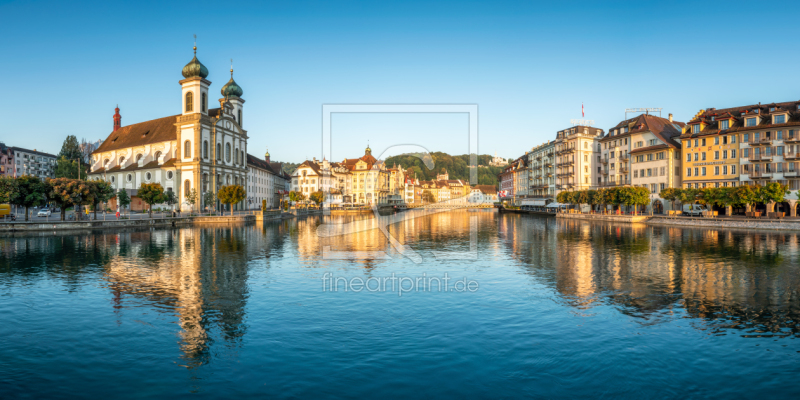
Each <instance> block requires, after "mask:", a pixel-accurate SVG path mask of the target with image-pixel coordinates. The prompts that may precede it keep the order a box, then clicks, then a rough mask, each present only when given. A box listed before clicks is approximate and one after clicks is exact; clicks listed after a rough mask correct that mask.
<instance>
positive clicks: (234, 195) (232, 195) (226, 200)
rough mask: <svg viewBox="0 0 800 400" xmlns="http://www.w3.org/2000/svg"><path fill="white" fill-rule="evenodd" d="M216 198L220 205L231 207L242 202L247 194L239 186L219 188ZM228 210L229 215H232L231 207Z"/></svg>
mask: <svg viewBox="0 0 800 400" xmlns="http://www.w3.org/2000/svg"><path fill="white" fill-rule="evenodd" d="M217 197H218V198H219V201H220V202H222V204H228V205H232V204H236V203H238V202H240V201H242V200H244V199H245V197H247V192H245V190H244V188H243V187H242V186H241V185H229V186H223V187H221V188H219V193H217ZM230 208H231V215H233V206H230Z"/></svg>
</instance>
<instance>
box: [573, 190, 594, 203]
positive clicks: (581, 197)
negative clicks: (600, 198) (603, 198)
mask: <svg viewBox="0 0 800 400" xmlns="http://www.w3.org/2000/svg"><path fill="white" fill-rule="evenodd" d="M590 197H591V196H590V195H589V191H588V190H581V191H580V192H577V193H576V194H575V201H576V202H577V203H578V204H589V198H590Z"/></svg>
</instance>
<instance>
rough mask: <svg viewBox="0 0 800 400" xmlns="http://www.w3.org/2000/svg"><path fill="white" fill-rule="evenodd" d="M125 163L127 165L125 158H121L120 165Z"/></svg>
mask: <svg viewBox="0 0 800 400" xmlns="http://www.w3.org/2000/svg"><path fill="white" fill-rule="evenodd" d="M124 163H125V156H122V157H120V158H119V165H122V164H124Z"/></svg>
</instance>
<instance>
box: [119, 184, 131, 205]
mask: <svg viewBox="0 0 800 400" xmlns="http://www.w3.org/2000/svg"><path fill="white" fill-rule="evenodd" d="M117 202H118V203H119V207H120V209H122V210H125V209H126V208H128V206H129V205H130V204H131V196H130V195H128V191H127V190H125V189H120V190H118V191H117Z"/></svg>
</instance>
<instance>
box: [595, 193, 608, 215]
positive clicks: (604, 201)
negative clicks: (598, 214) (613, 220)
mask: <svg viewBox="0 0 800 400" xmlns="http://www.w3.org/2000/svg"><path fill="white" fill-rule="evenodd" d="M594 197H595V198H594V201H595V203H596V204H599V205H600V206H602V208H603V213H605V212H606V208H607V206H608V203H609V194H608V189H597V191H596V192H595V194H594Z"/></svg>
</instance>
